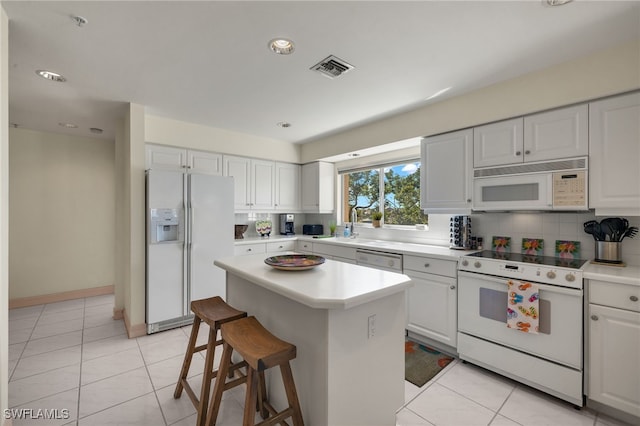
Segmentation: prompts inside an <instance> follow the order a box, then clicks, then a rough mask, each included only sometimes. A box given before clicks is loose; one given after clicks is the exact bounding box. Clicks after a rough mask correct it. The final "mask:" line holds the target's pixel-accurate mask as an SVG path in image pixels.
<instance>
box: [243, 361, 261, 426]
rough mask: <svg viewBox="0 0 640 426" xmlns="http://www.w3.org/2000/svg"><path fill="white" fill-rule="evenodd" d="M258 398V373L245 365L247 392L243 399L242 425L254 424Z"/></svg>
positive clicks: (249, 425) (251, 425)
mask: <svg viewBox="0 0 640 426" xmlns="http://www.w3.org/2000/svg"><path fill="white" fill-rule="evenodd" d="M257 400H258V373H257V372H256V371H255V370H254V369H253V368H251V367H247V394H246V397H245V401H244V416H243V421H242V425H243V426H253V425H254V424H255V421H254V420H255V411H254V409H255V407H256V403H257Z"/></svg>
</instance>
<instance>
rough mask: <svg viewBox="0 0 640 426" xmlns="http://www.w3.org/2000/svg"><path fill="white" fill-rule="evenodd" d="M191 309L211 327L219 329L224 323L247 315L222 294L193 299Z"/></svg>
mask: <svg viewBox="0 0 640 426" xmlns="http://www.w3.org/2000/svg"><path fill="white" fill-rule="evenodd" d="M191 311H192V312H193V314H194V315H195V316H197V317H199V318H200V319H201V320H202V321H204V322H205V323H206V324H207V325H208V326H209V327H211V328H217V329H219V328H220V326H221V325H222V324H224V323H225V322H229V321H234V320H237V319H240V318H244V317H246V316H247V313H246V312H244V311H239V310H237V309H235V308H234V307H232V306H231V305H229V304H227V303H226V302H225V301H224V300H222V298H221V297H220V296H215V297H210V298H208V299H200V300H193V301H192V302H191Z"/></svg>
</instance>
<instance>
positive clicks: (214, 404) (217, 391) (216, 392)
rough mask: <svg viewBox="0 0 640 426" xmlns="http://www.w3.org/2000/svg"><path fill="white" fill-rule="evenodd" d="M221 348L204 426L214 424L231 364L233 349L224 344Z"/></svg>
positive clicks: (212, 425)
mask: <svg viewBox="0 0 640 426" xmlns="http://www.w3.org/2000/svg"><path fill="white" fill-rule="evenodd" d="M222 348H223V349H222V359H221V360H220V366H219V367H218V374H217V377H216V384H215V386H214V387H213V397H212V398H211V404H209V409H208V410H207V418H206V422H205V425H206V426H214V425H215V424H216V420H217V419H218V412H219V411H220V402H221V401H222V392H223V391H224V387H225V386H224V384H225V380H226V379H225V378H226V377H227V374H229V365H230V364H231V354H232V353H233V348H232V347H231V346H229V345H228V344H227V343H226V342H224V343H223V344H222Z"/></svg>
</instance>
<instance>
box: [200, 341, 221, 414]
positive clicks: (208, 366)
mask: <svg viewBox="0 0 640 426" xmlns="http://www.w3.org/2000/svg"><path fill="white" fill-rule="evenodd" d="M217 334H218V330H216V329H214V328H209V340H208V342H207V355H206V357H205V360H204V374H203V375H202V388H201V390H200V403H199V405H198V420H197V421H196V425H198V426H204V424H205V423H204V422H205V420H206V418H207V405H208V404H209V391H210V390H211V380H212V379H213V375H214V374H213V360H214V357H215V353H216V337H217Z"/></svg>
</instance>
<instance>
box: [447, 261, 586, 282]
mask: <svg viewBox="0 0 640 426" xmlns="http://www.w3.org/2000/svg"><path fill="white" fill-rule="evenodd" d="M458 269H459V270H461V271H467V272H475V273H479V274H486V275H495V276H498V277H506V278H513V279H516V280H529V281H535V282H538V283H542V284H555V285H560V286H564V287H571V288H577V289H582V270H581V269H576V268H566V267H560V266H550V265H539V264H534V263H523V262H511V261H506V260H499V259H485V258H476V257H462V258H461V259H460V262H459V264H458Z"/></svg>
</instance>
